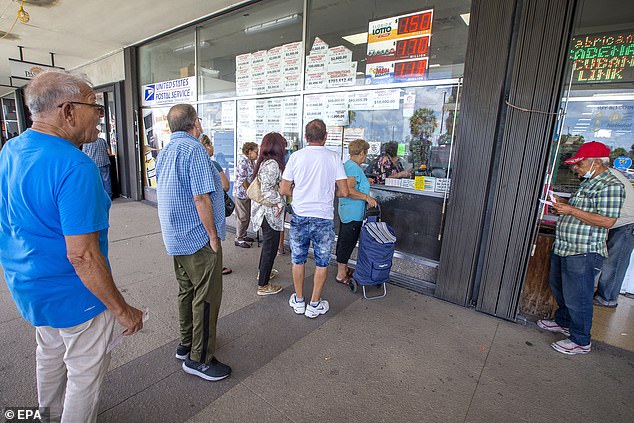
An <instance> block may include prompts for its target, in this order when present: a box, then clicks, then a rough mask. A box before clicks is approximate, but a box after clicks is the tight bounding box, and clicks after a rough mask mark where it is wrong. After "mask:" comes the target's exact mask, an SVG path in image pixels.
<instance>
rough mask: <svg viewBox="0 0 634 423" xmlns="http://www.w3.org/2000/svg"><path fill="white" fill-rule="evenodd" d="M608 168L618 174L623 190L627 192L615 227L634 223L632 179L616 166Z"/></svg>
mask: <svg viewBox="0 0 634 423" xmlns="http://www.w3.org/2000/svg"><path fill="white" fill-rule="evenodd" d="M608 170H609V171H610V173H611V174H612V175H614V176H616V177H617V178H618V180H619V181H621V183H622V184H623V188H624V189H623V191H624V192H625V201H624V202H623V206H622V207H621V215H620V217H619V218H618V219H616V223H615V224H614V226H613V228H618V227H621V226H625V225H629V224H630V223H634V188H633V187H632V182H630V180H629V179H627V178H626V177H625V175H623V174H622V173H621V172H620V171H618V170H616V169H614V168H609V169H608Z"/></svg>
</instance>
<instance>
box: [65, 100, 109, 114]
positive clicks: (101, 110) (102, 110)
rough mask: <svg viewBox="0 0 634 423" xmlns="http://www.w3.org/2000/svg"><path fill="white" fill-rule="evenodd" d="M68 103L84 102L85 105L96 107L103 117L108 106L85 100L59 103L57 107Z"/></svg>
mask: <svg viewBox="0 0 634 423" xmlns="http://www.w3.org/2000/svg"><path fill="white" fill-rule="evenodd" d="M66 103H68V104H83V105H84V106H90V107H94V108H95V109H97V110H99V116H100V117H103V116H104V114H105V112H106V108H105V107H104V106H102V105H101V104H97V103H84V102H83V101H65V102H63V103H62V104H58V105H57V107H62V106H63V105H64V104H66Z"/></svg>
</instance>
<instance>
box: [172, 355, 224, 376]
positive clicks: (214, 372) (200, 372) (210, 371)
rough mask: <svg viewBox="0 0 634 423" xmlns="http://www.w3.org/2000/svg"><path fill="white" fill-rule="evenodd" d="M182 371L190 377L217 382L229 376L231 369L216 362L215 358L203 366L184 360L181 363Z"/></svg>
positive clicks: (202, 364)
mask: <svg viewBox="0 0 634 423" xmlns="http://www.w3.org/2000/svg"><path fill="white" fill-rule="evenodd" d="M183 370H184V371H185V373H189V374H190V375H194V376H198V377H200V378H203V379H205V380H210V381H212V382H217V381H219V380H222V379H224V378H226V377H227V376H229V375H230V374H231V367H229V366H227V365H226V364H223V363H221V362H219V361H218V360H216V357H214V358H212V359H211V363H209V364H205V363H200V362H198V361H194V360H190V359H189V358H186V359H185V361H183Z"/></svg>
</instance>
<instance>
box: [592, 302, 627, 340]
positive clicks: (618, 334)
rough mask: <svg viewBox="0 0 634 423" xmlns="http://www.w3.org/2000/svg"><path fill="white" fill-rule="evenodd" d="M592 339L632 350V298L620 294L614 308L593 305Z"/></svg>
mask: <svg viewBox="0 0 634 423" xmlns="http://www.w3.org/2000/svg"><path fill="white" fill-rule="evenodd" d="M592 339H595V340H597V341H602V342H605V343H606V344H609V345H614V346H615V347H619V348H623V349H626V350H628V351H634V298H631V297H630V298H628V297H626V296H624V295H620V296H619V306H618V307H616V308H606V307H597V306H595V307H594V318H593V319H592Z"/></svg>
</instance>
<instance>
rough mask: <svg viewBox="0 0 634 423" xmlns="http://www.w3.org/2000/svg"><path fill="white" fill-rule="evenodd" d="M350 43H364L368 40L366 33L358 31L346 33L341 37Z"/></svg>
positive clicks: (356, 44)
mask: <svg viewBox="0 0 634 423" xmlns="http://www.w3.org/2000/svg"><path fill="white" fill-rule="evenodd" d="M341 38H343V39H344V40H346V41H347V42H349V43H350V44H352V45H355V46H358V45H359V44H365V43H367V42H368V33H367V32H359V33H358V34H351V35H346V36H345V37H341Z"/></svg>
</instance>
